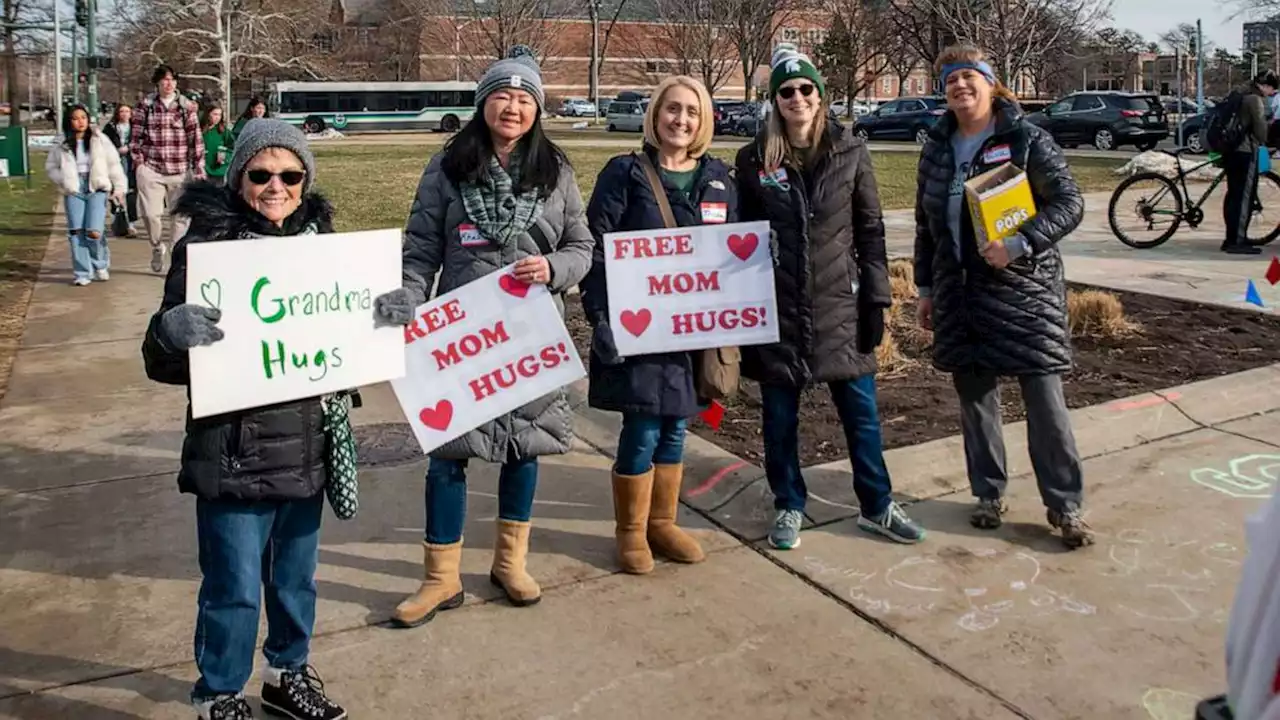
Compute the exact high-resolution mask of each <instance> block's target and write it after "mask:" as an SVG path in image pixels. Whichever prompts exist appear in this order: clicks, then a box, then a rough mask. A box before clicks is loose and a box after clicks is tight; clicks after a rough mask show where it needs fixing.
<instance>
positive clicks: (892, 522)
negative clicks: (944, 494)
mask: <svg viewBox="0 0 1280 720" xmlns="http://www.w3.org/2000/svg"><path fill="white" fill-rule="evenodd" d="M858 527H860V528H862V529H863V530H866V531H867V532H871V533H875V534H877V535H883V536H885V537H887V538H889V539H890V540H893V541H895V542H900V543H904V544H907V545H911V544H914V543H918V542H921V541H922V540H924V534H925V533H924V528H922V527H920V526H919V525H917V524H916V523H915V521H914V520H912V519H911V518H909V517H907V512H906V511H905V510H903V509H902V506H901V505H899V504H898V503H896V502H890V503H889V507H887V508H885V510H884V512H883V513H880V514H879V515H877V516H869V515H859V516H858Z"/></svg>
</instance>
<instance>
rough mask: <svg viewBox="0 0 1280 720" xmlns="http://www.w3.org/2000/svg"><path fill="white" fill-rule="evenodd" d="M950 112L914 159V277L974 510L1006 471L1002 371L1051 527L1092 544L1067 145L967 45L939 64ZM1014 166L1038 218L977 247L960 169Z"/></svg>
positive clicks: (1075, 541) (998, 501) (986, 512)
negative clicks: (1075, 380) (1075, 365)
mask: <svg viewBox="0 0 1280 720" xmlns="http://www.w3.org/2000/svg"><path fill="white" fill-rule="evenodd" d="M938 71H939V74H940V77H942V78H943V80H944V82H945V84H946V94H947V106H948V108H949V111H948V112H947V114H946V115H945V116H944V117H943V118H942V119H941V120H939V121H938V124H937V125H936V126H935V127H934V129H933V131H932V132H931V133H930V136H929V140H928V142H927V143H926V144H925V146H924V149H923V151H922V152H921V155H920V171H919V188H918V190H917V193H918V194H917V201H916V245H915V281H916V285H917V286H918V287H919V288H920V305H919V308H918V313H919V320H920V324H921V326H923V327H925V328H926V329H932V330H933V332H934V337H933V356H934V364H935V365H936V366H937V367H938V369H939V370H942V371H944V372H949V373H952V375H953V379H954V382H955V386H956V391H957V392H958V393H959V395H960V405H961V424H962V426H963V429H964V447H965V459H966V461H967V465H968V471H969V483H970V486H971V487H972V488H973V493H974V495H975V496H976V497H977V498H978V506H977V508H976V509H975V510H974V513H973V516H972V518H971V522H972V523H973V525H974V526H975V527H980V528H995V527H999V526H1000V523H1001V515H1003V514H1004V512H1005V510H1006V508H1005V503H1004V500H1003V496H1004V492H1005V485H1006V483H1007V480H1008V476H1007V473H1006V470H1005V461H1004V460H1005V451H1004V440H1003V437H1002V435H1001V418H1000V394H999V387H998V383H997V381H998V378H999V377H1000V376H1009V375H1012V376H1015V377H1017V378H1018V382H1019V384H1020V385H1021V387H1022V396H1023V399H1024V401H1025V402H1026V407H1027V434H1028V436H1029V444H1030V450H1031V461H1032V465H1033V466H1034V468H1035V473H1036V480H1037V482H1038V484H1039V486H1040V494H1041V497H1042V499H1043V500H1044V503H1045V506H1046V507H1047V508H1048V510H1049V513H1048V519H1049V523H1050V524H1051V525H1053V526H1054V527H1056V528H1058V529H1060V530H1061V531H1062V536H1063V542H1064V543H1066V544H1067V545H1068V546H1069V547H1079V546H1081V545H1086V544H1090V543H1091V542H1092V541H1093V535H1092V532H1091V531H1090V530H1089V527H1088V525H1087V524H1085V522H1084V520H1083V519H1082V518H1081V517H1080V504H1081V499H1082V494H1083V493H1082V491H1083V479H1082V474H1081V469H1080V457H1079V455H1078V454H1077V452H1076V445H1075V439H1074V437H1073V435H1072V432H1071V422H1070V418H1069V416H1068V415H1067V404H1066V400H1065V398H1064V397H1063V393H1062V373H1064V372H1066V371H1067V370H1068V369H1070V367H1071V343H1070V334H1069V332H1068V329H1067V297H1066V285H1065V281H1064V279H1063V271H1062V256H1061V254H1060V253H1059V252H1058V248H1057V243H1058V241H1059V240H1061V239H1062V238H1064V237H1066V235H1067V234H1068V233H1070V232H1071V231H1072V230H1074V229H1075V228H1076V226H1077V225H1079V224H1080V220H1081V218H1082V217H1083V214H1084V201H1083V199H1082V198H1081V195H1080V188H1079V187H1078V186H1077V185H1076V181H1075V179H1074V178H1072V176H1071V171H1070V169H1069V168H1068V167H1067V161H1066V158H1065V157H1064V156H1063V154H1062V150H1061V149H1059V148H1058V146H1057V145H1056V144H1055V143H1054V141H1053V138H1052V137H1051V136H1050V135H1049V134H1048V133H1047V132H1045V131H1043V130H1041V129H1040V128H1038V127H1036V126H1035V125H1032V124H1031V123H1029V122H1027V121H1026V120H1025V119H1024V118H1023V116H1022V113H1021V111H1020V110H1019V108H1018V105H1017V103H1016V102H1015V101H1014V99H1013V94H1012V93H1011V92H1009V90H1008V89H1006V88H1005V87H1004V86H1003V85H1001V84H1000V83H999V82H998V81H997V80H996V78H995V75H994V73H993V72H992V70H991V66H990V65H989V64H987V62H986V61H985V59H984V57H983V53H982V52H981V51H980V50H978V49H977V48H974V47H968V46H957V47H953V48H949V49H948V50H947V51H946V52H944V53H943V54H942V56H941V57H940V58H939V59H938ZM1007 162H1012V163H1013V164H1014V165H1016V166H1017V167H1019V168H1022V169H1023V170H1025V171H1026V174H1027V178H1028V180H1029V182H1030V185H1031V191H1032V195H1033V197H1034V199H1035V203H1036V208H1037V214H1036V216H1035V217H1034V218H1032V219H1031V220H1029V221H1027V222H1025V223H1024V224H1023V225H1022V226H1021V227H1020V228H1019V229H1018V232H1017V233H1015V234H1014V235H1012V236H1010V237H1009V238H1007V239H1005V240H1004V241H1003V242H995V243H989V244H987V245H986V246H985V247H984V248H982V249H979V247H978V243H977V240H976V237H975V234H974V229H973V222H972V220H971V217H970V214H969V212H968V208H967V206H966V201H965V196H964V183H965V181H966V180H967V179H968V178H971V177H975V176H977V175H980V174H982V173H984V172H986V171H988V170H991V169H993V168H996V167H999V166H1000V165H1003V164H1004V163H1007Z"/></svg>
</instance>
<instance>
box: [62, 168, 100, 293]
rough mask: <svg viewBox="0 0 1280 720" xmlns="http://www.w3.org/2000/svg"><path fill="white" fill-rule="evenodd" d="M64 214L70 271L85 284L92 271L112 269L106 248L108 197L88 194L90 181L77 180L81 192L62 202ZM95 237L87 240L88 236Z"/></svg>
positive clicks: (67, 197)
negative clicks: (95, 236) (84, 281)
mask: <svg viewBox="0 0 1280 720" xmlns="http://www.w3.org/2000/svg"><path fill="white" fill-rule="evenodd" d="M63 205H64V207H65V208H66V210H67V236H68V238H69V239H70V240H71V271H72V272H73V273H74V274H75V276H76V279H77V280H88V279H90V277H91V276H92V274H93V271H94V270H106V269H107V267H108V266H110V265H111V250H110V249H108V248H107V194H106V193H105V192H103V191H102V190H99V191H97V192H89V178H87V177H84V176H81V177H80V192H79V193H76V194H75V195H67V196H65V197H64V198H63ZM90 231H93V232H96V233H97V234H98V237H97V238H90V237H89V232H90Z"/></svg>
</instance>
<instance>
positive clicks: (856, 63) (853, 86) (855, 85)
mask: <svg viewBox="0 0 1280 720" xmlns="http://www.w3.org/2000/svg"><path fill="white" fill-rule="evenodd" d="M887 9H888V8H887V3H881V2H879V1H878V0H826V2H825V10H826V12H827V13H828V14H829V15H830V17H831V29H830V32H828V33H827V37H826V39H825V40H823V42H822V45H821V46H820V47H819V48H818V52H817V58H815V59H816V60H817V62H818V65H819V66H820V67H821V69H822V74H823V75H824V76H825V77H826V79H827V84H828V85H831V86H834V87H838V88H840V90H841V92H842V93H843V94H844V96H845V99H846V100H848V101H852V100H853V99H854V98H855V97H857V95H858V93H860V92H862V90H863V89H864V88H866V87H868V86H869V85H870V84H871V83H872V82H874V81H875V78H877V77H879V76H880V75H881V74H882V73H884V71H885V69H886V68H887V67H889V54H888V53H887V52H885V50H886V49H887V48H886V42H885V41H886V39H887V38H886V34H885V32H884V30H883V27H882V25H881V24H882V23H883V20H884V19H883V14H884V13H885V12H886V11H887Z"/></svg>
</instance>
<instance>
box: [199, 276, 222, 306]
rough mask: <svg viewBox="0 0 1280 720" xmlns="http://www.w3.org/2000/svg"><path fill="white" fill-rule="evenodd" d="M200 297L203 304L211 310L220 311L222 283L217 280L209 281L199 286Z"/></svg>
mask: <svg viewBox="0 0 1280 720" xmlns="http://www.w3.org/2000/svg"><path fill="white" fill-rule="evenodd" d="M200 297H202V298H204V302H205V304H206V305H208V306H209V307H211V308H214V309H216V310H221V309H222V283H220V282H218V281H217V280H210V281H209V282H207V283H203V284H201V285H200Z"/></svg>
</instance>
